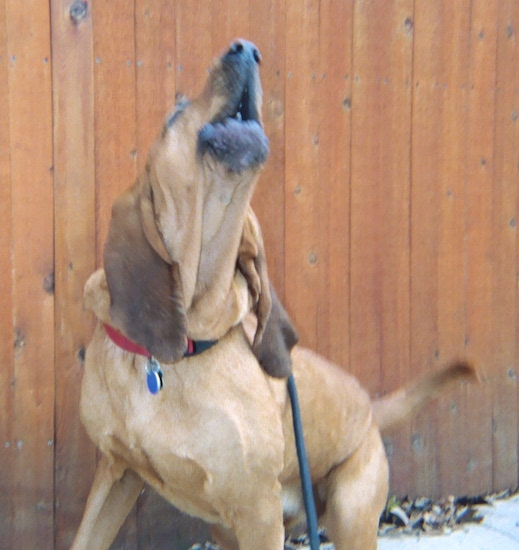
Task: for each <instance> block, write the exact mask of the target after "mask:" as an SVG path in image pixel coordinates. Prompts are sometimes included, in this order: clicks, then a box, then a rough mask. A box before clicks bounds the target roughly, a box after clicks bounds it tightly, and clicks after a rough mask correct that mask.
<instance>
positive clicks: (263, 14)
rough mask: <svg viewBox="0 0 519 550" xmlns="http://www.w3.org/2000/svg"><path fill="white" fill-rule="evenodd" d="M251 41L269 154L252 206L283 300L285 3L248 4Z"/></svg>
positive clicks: (257, 1)
mask: <svg viewBox="0 0 519 550" xmlns="http://www.w3.org/2000/svg"><path fill="white" fill-rule="evenodd" d="M249 11H250V16H249V17H250V39H251V40H252V41H253V42H254V43H255V44H256V45H257V46H258V48H259V50H260V52H261V56H262V64H261V68H260V73H261V83H262V86H263V122H264V124H265V132H266V134H267V136H268V138H269V143H270V155H269V159H268V161H267V165H266V167H265V169H264V171H263V173H262V175H261V177H260V180H259V182H258V184H257V187H256V190H255V192H254V196H253V201H252V205H253V208H254V211H255V212H256V215H257V216H258V219H259V221H260V224H261V229H262V232H263V239H264V241H265V250H266V253H267V260H268V269H269V276H270V278H271V280H272V282H273V284H274V287H275V288H276V291H277V293H278V295H279V297H280V299H281V300H282V301H284V297H285V258H284V256H285V239H284V219H285V166H284V165H285V73H286V71H285V0H268V1H262V0H251V1H250V7H249Z"/></svg>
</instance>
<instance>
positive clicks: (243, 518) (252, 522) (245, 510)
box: [231, 482, 285, 550]
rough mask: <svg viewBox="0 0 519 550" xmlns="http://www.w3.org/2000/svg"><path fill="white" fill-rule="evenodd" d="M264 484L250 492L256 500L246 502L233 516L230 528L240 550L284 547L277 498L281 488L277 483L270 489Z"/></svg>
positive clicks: (282, 528) (265, 549)
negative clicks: (254, 491) (255, 490)
mask: <svg viewBox="0 0 519 550" xmlns="http://www.w3.org/2000/svg"><path fill="white" fill-rule="evenodd" d="M267 487H268V485H266V486H265V487H262V488H261V490H260V491H258V492H257V493H255V494H254V495H251V496H252V498H254V499H255V501H254V502H249V503H247V505H246V506H244V507H242V508H241V509H240V510H239V511H238V512H237V513H236V515H235V517H234V521H233V525H232V530H233V531H234V534H235V535H236V539H237V541H238V548H239V549H240V550H267V549H268V550H282V549H283V546H284V539H285V528H284V526H283V509H282V506H281V499H280V494H281V487H280V486H279V484H278V482H276V486H275V487H272V486H271V489H270V490H268V488H267ZM251 500H252V499H251ZM231 548H233V547H231Z"/></svg>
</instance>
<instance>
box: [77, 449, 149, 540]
mask: <svg viewBox="0 0 519 550" xmlns="http://www.w3.org/2000/svg"><path fill="white" fill-rule="evenodd" d="M142 486H143V481H142V479H141V478H140V477H139V476H138V475H137V474H136V473H135V472H133V471H132V470H127V469H125V467H124V466H122V465H120V466H119V465H117V464H115V465H110V464H109V463H108V460H107V459H106V457H104V456H102V457H101V459H100V461H99V464H98V466H97V470H96V473H95V477H94V482H93V484H92V488H91V489H90V493H89V495H88V500H87V505H86V508H85V512H84V514H83V519H82V520H81V525H80V526H79V530H78V532H77V534H76V538H75V539H74V543H73V544H72V548H71V550H88V549H92V550H94V549H95V550H102V549H104V548H108V547H109V546H110V544H111V543H112V542H113V540H114V539H115V537H116V535H117V533H118V531H119V529H120V527H121V525H122V524H123V522H124V520H125V519H126V516H127V515H128V514H129V512H130V510H131V509H132V507H133V505H134V503H135V501H136V500H137V497H138V496H139V493H140V492H141V490H142Z"/></svg>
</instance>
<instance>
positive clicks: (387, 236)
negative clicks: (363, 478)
mask: <svg viewBox="0 0 519 550" xmlns="http://www.w3.org/2000/svg"><path fill="white" fill-rule="evenodd" d="M412 17H413V2H408V1H394V2H382V1H377V0H371V1H365V2H358V3H356V4H355V9H354V21H353V29H354V36H353V84H352V88H353V90H352V104H351V105H352V115H351V118H352V121H351V125H352V130H351V133H352V138H351V155H352V159H351V235H350V239H351V241H350V243H351V244H350V246H351V248H350V250H351V251H350V258H351V259H350V273H351V275H350V277H351V288H350V312H351V318H350V343H351V363H352V370H353V372H354V374H355V375H356V376H357V377H358V378H359V379H360V380H361V382H362V383H363V384H364V385H365V386H366V387H367V388H368V390H369V391H370V392H371V393H372V394H375V393H377V392H380V391H382V390H385V391H388V390H392V389H395V388H396V387H398V386H399V385H400V384H402V383H404V382H405V381H406V380H407V379H408V375H409V372H408V369H409V347H410V340H409V331H410V324H409V308H410V303H409V294H410V289H409V277H410V273H409V269H410V268H409V262H410V257H409V255H410V254H409V231H410V222H409V216H410V204H409V200H410V139H411V78H412V45H413V26H412ZM407 431H408V428H407V427H402V428H401V429H400V430H399V431H398V432H397V433H392V434H388V436H387V439H386V445H387V448H388V451H389V455H390V464H391V469H392V470H391V472H392V473H391V484H392V488H393V490H395V491H396V492H399V491H400V490H401V489H402V488H403V487H405V486H407V485H408V483H407V478H408V470H407V466H408V462H407V461H406V457H407V456H408V433H407ZM407 460H408V459H407Z"/></svg>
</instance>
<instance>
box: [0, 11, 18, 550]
mask: <svg viewBox="0 0 519 550" xmlns="http://www.w3.org/2000/svg"><path fill="white" fill-rule="evenodd" d="M6 15H7V14H6V5H5V2H2V4H1V6H0V104H2V105H3V106H4V108H3V109H1V110H0V220H1V231H0V266H1V269H0V311H1V312H2V315H0V463H1V464H2V468H1V469H0V487H1V488H2V490H1V491H0V510H2V513H1V514H0V540H1V541H2V544H3V545H5V546H6V547H8V548H12V547H13V546H14V540H13V536H12V535H13V524H14V508H13V495H14V492H15V486H14V483H13V482H14V480H13V477H12V473H13V458H14V455H13V451H12V449H11V446H13V445H14V441H13V431H12V428H13V425H12V420H13V414H14V383H13V382H14V371H13V362H14V355H13V353H14V350H13V342H14V329H13V314H12V311H13V275H12V274H13V264H12V256H11V243H12V230H13V228H12V226H13V218H12V204H11V169H10V152H9V147H10V135H9V119H10V113H9V85H8V76H9V70H8V53H7V25H8V21H7V17H6Z"/></svg>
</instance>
